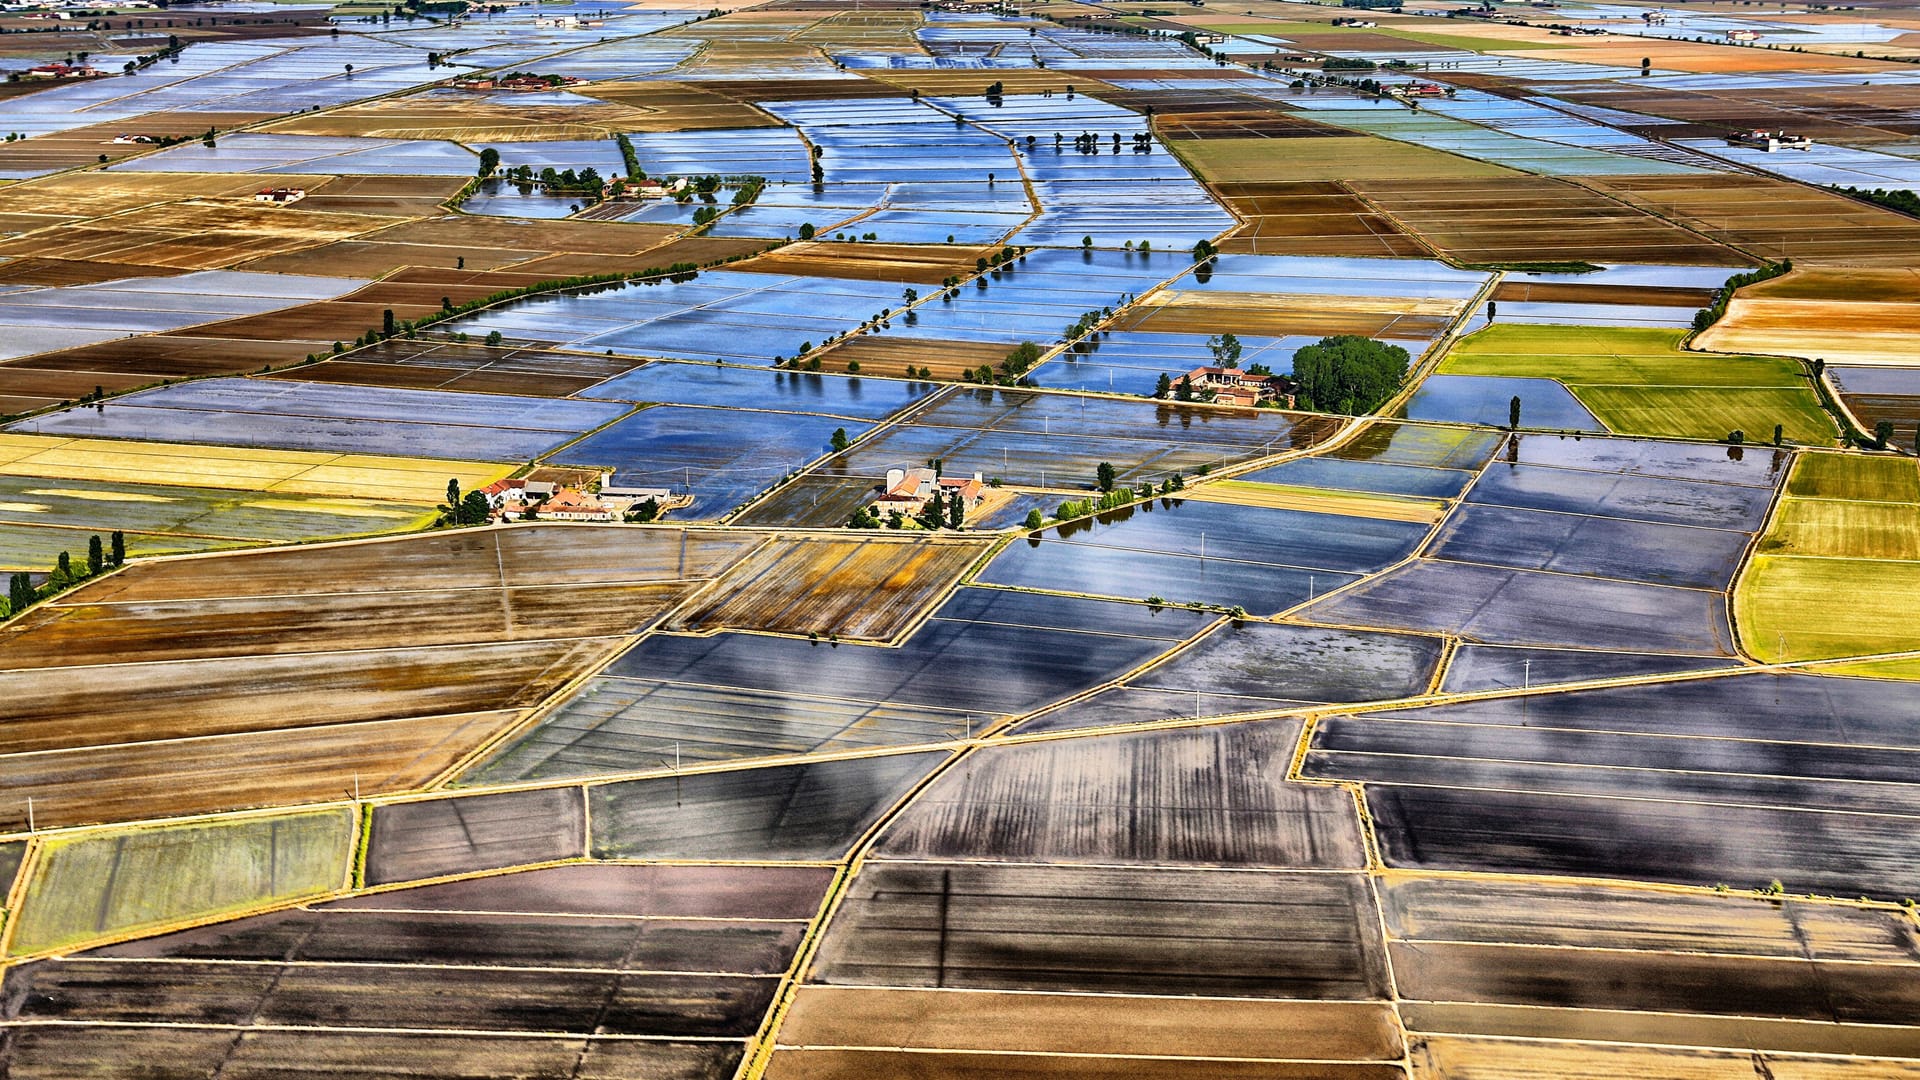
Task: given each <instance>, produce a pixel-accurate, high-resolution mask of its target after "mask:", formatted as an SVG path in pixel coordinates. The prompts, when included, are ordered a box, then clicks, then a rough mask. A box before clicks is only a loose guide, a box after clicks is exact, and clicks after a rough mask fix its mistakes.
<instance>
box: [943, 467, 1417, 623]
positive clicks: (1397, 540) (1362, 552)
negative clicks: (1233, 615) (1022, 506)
mask: <svg viewBox="0 0 1920 1080" xmlns="http://www.w3.org/2000/svg"><path fill="white" fill-rule="evenodd" d="M1203 491H1204V489H1196V490H1195V494H1196V495H1198V494H1201V493H1202V492H1203ZM1236 495H1237V493H1236ZM1337 507H1338V503H1337V501H1336V502H1335V503H1334V504H1333V505H1331V506H1330V507H1329V509H1335V508H1337ZM1427 528H1428V527H1427V526H1426V525H1424V524H1420V523H1417V522H1407V521H1392V520H1380V519H1374V518H1366V517H1355V516H1348V515H1338V514H1334V513H1315V512H1309V511H1305V510H1296V509H1268V508H1263V507H1253V506H1244V505H1236V504H1234V503H1231V502H1213V501H1210V500H1206V499H1200V498H1189V499H1179V498H1172V499H1169V498H1162V499H1160V500H1159V502H1158V503H1153V502H1146V503H1140V504H1137V505H1134V506H1128V507H1123V508H1121V509H1118V510H1114V511H1110V512H1108V513H1104V514H1101V515H1099V516H1098V517H1096V518H1094V519H1093V520H1092V521H1090V522H1088V521H1074V522H1069V523H1067V524H1065V525H1061V526H1058V527H1056V528H1053V529H1051V530H1046V531H1043V532H1040V533H1035V534H1029V535H1028V536H1027V537H1026V538H1025V540H1024V542H1023V541H1019V540H1016V541H1015V542H1014V543H1013V544H1011V545H1009V546H1008V547H1007V548H1006V549H1005V550H1004V551H1002V552H1001V554H1000V555H999V556H997V557H996V558H995V559H994V561H993V562H992V563H991V564H989V565H988V567H987V568H986V569H985V570H984V571H982V573H981V574H980V576H979V578H978V580H980V581H981V582H985V583H991V584H1000V585H1014V586H1021V587H1027V588H1042V589H1051V590H1059V591H1082V590H1087V589H1088V588H1089V585H1091V590H1092V591H1097V592H1101V593H1104V594H1106V595H1113V596H1128V597H1130V598H1133V599H1145V598H1147V597H1149V596H1163V597H1165V598H1167V599H1169V600H1172V601H1175V602H1185V601H1188V600H1200V601H1203V602H1207V603H1215V604H1226V605H1238V606H1241V607H1244V608H1246V609H1247V610H1249V611H1252V612H1255V613H1257V614H1270V613H1272V612H1276V611H1280V610H1282V609H1284V608H1288V607H1291V606H1293V605H1294V604H1297V603H1300V602H1301V601H1304V600H1306V599H1308V598H1309V595H1310V594H1312V593H1314V592H1316V591H1317V592H1325V591H1328V590H1330V589H1332V588H1335V587H1337V586H1339V585H1343V584H1346V583H1348V582H1350V581H1354V580H1357V579H1358V576H1359V575H1360V574H1363V573H1366V572H1369V571H1373V570H1379V569H1381V568H1384V567H1386V566H1388V565H1390V564H1392V563H1394V562H1396V561H1398V560H1400V559H1403V558H1405V557H1406V556H1407V555H1409V554H1411V553H1412V551H1413V550H1414V548H1415V547H1416V546H1417V545H1418V544H1419V543H1420V542H1421V541H1422V540H1423V539H1425V538H1426V535H1427Z"/></svg>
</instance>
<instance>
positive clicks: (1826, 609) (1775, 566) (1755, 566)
mask: <svg viewBox="0 0 1920 1080" xmlns="http://www.w3.org/2000/svg"><path fill="white" fill-rule="evenodd" d="M1916 612H1920V562H1899V561H1895V560H1891V559H1816V558H1806V557H1801V556H1792V555H1757V556H1755V557H1754V559H1753V562H1752V564H1751V565H1750V566H1749V567H1748V569H1747V572H1746V574H1745V575H1744V576H1743V577H1742V578H1741V580H1740V587H1739V590H1738V592H1737V593H1736V594H1735V597H1734V617H1735V618H1736V619H1737V620H1739V624H1740V634H1741V638H1742V639H1743V640H1744V641H1745V642H1746V645H1747V649H1748V651H1750V652H1751V653H1753V655H1754V656H1756V657H1759V658H1760V659H1761V660H1764V661H1767V662H1769V663H1772V662H1777V661H1781V660H1824V659H1832V658H1837V657H1845V656H1867V655H1872V654H1874V653H1883V652H1904V651H1906V650H1909V649H1912V648H1914V647H1915V645H1916V642H1917V640H1920V639H1916V636H1915V634H1914V632H1913V625H1914V619H1915V617H1916V614H1915V613H1916ZM1895 670H1898V669H1895ZM1912 674H1913V675H1920V670H1916V671H1913V672H1912Z"/></svg>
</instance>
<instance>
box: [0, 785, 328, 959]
mask: <svg viewBox="0 0 1920 1080" xmlns="http://www.w3.org/2000/svg"><path fill="white" fill-rule="evenodd" d="M353 828H354V822H353V817H352V815H351V814H350V813H348V812H347V811H346V810H344V809H342V810H321V811H314V812H308V813H298V814H285V815H280V816H277V817H262V818H247V819H240V820H232V821H217V822H206V823H200V824H191V825H174V826H168V827H164V828H151V829H139V830H135V831H131V832H124V831H123V832H107V833H99V834H82V835H80V836H77V837H72V838H66V839H60V840H54V841H50V842H49V843H48V844H47V845H46V847H45V848H44V849H43V850H42V851H41V852H40V854H39V858H38V861H37V862H35V864H34V867H33V871H32V878H31V880H30V881H29V882H28V886H27V892H26V900H25V902H24V903H23V904H21V906H20V913H19V915H18V920H19V925H18V926H16V927H15V929H14V934H13V939H12V944H11V948H10V950H9V951H10V952H12V953H13V954H14V955H16V956H17V955H20V954H23V953H32V952H38V951H40V950H42V949H51V948H58V947H60V946H63V945H73V944H77V943H80V942H85V941H96V940H102V939H106V938H111V937H113V936H115V935H118V934H124V933H128V932H131V931H137V930H140V929H143V928H148V927H155V926H164V925H167V924H169V923H178V922H182V921H186V920H192V919H204V918H209V917H211V916H215V915H220V914H224V913H229V912H235V911H243V910H245V909H247V908H251V907H255V906H258V905H260V904H265V903H271V902H274V901H282V900H288V899H292V898H295V897H300V896H315V895H319V894H322V893H326V892H329V891H331V890H334V889H338V888H341V887H343V886H344V885H345V884H346V874H347V867H348V863H349V857H350V854H351V851H352V847H353Z"/></svg>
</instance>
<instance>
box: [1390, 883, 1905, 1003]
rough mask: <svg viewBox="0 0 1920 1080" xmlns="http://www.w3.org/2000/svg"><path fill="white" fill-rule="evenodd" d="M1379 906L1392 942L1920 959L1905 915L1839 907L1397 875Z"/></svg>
mask: <svg viewBox="0 0 1920 1080" xmlns="http://www.w3.org/2000/svg"><path fill="white" fill-rule="evenodd" d="M1381 899H1382V902H1383V908H1384V914H1385V916H1386V923H1387V934H1388V937H1389V939H1390V940H1400V941H1413V942H1419V941H1426V940H1430V941H1446V942H1454V943H1457V944H1485V945H1527V946H1572V947H1585V948H1594V949H1617V950H1622V951H1635V952H1662V951H1673V952H1694V953H1715V954H1719V955H1722V956H1740V957H1752V958H1774V959H1784V960H1809V961H1816V962H1827V963H1831V962H1837V961H1870V962H1873V963H1878V964H1902V965H1912V964H1914V963H1915V962H1916V961H1917V960H1920V953H1916V950H1915V944H1914V942H1913V940H1912V939H1911V938H1910V937H1909V936H1908V934H1907V932H1906V927H1905V925H1904V924H1903V922H1902V919H1901V917H1900V916H1899V915H1898V914H1896V913H1894V912H1891V911H1886V910H1865V909H1861V908H1857V907H1848V906H1844V905H1840V904H1831V903H1821V902H1809V901H1798V900H1772V899H1759V898H1755V897H1747V896H1705V895H1700V894H1691V895H1689V894H1684V893H1678V892H1675V891H1673V890H1666V889H1649V888H1645V887H1634V886H1616V885H1597V884H1583V885H1574V884H1552V883H1547V882H1525V883H1521V882H1507V881H1497V880H1491V879H1475V880H1464V879H1457V878H1455V879H1448V878H1429V877H1412V876H1405V875H1393V876H1392V877H1391V878H1390V883H1389V884H1388V885H1387V887H1386V888H1385V889H1384V890H1383V891H1382V893H1381ZM1916 974H1920V972H1917V973H1916ZM1656 981H1657V980H1656Z"/></svg>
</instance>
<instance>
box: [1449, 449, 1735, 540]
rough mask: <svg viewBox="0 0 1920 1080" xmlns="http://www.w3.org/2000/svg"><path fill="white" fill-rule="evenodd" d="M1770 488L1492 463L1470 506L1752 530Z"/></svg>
mask: <svg viewBox="0 0 1920 1080" xmlns="http://www.w3.org/2000/svg"><path fill="white" fill-rule="evenodd" d="M1772 494H1773V492H1772V489H1771V487H1770V486H1769V487H1749V486H1746V485H1741V484H1722V483H1710V482H1704V481H1696V480H1673V479H1667V478H1664V477H1647V476H1633V475H1623V474H1619V473H1605V472H1595V471H1589V470H1584V469H1567V468H1557V467H1548V466H1540V465H1524V464H1522V465H1513V464H1508V463H1506V462H1504V461H1501V462H1496V463H1494V464H1493V465H1491V466H1489V467H1488V468H1487V470H1486V471H1485V472H1484V473H1482V474H1481V477H1480V480H1479V481H1478V482H1477V483H1475V484H1474V486H1473V490H1472V491H1471V492H1469V493H1468V496H1467V498H1468V499H1469V500H1470V501H1472V502H1477V503H1487V504H1491V505H1497V506H1510V507H1518V508H1523V509H1529V510H1550V511H1556V512H1559V513H1569V514H1597V515H1602V516H1606V517H1613V518H1624V519H1627V520H1630V521H1648V522H1658V523H1665V524H1670V525H1687V526H1693V527H1696V528H1704V529H1736V530H1740V531H1742V532H1753V531H1755V530H1757V529H1759V527H1760V525H1761V523H1762V522H1764V521H1765V519H1766V513H1767V506H1768V503H1769V502H1770V501H1771V498H1772Z"/></svg>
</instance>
